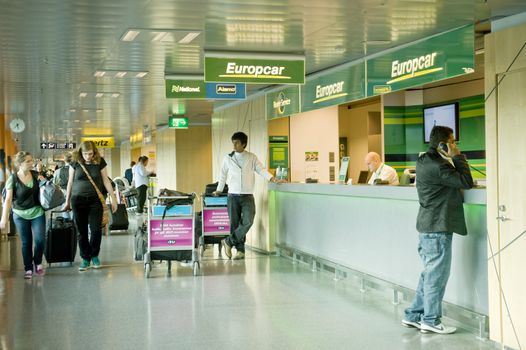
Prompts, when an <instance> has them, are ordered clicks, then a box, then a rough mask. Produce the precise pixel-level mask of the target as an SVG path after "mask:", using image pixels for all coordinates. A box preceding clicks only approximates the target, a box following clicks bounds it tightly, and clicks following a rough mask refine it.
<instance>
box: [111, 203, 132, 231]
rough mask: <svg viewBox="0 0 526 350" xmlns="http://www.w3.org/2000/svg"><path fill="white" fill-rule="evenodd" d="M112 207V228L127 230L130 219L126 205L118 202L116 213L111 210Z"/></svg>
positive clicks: (113, 229) (114, 229)
mask: <svg viewBox="0 0 526 350" xmlns="http://www.w3.org/2000/svg"><path fill="white" fill-rule="evenodd" d="M109 208H110V230H111V231H120V230H127V229H128V226H129V221H128V212H127V211H126V205H124V204H117V211H115V213H112V212H111V205H109Z"/></svg>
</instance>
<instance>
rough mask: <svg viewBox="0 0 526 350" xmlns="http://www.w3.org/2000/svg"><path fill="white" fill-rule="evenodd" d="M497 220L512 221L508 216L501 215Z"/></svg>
mask: <svg viewBox="0 0 526 350" xmlns="http://www.w3.org/2000/svg"><path fill="white" fill-rule="evenodd" d="M495 219H497V220H500V221H510V220H511V219H510V218H508V217H507V216H506V215H499V216H497V217H496V218H495Z"/></svg>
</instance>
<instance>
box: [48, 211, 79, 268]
mask: <svg viewBox="0 0 526 350" xmlns="http://www.w3.org/2000/svg"><path fill="white" fill-rule="evenodd" d="M58 213H63V212H61V211H52V212H51V216H50V220H49V221H50V223H49V228H48V230H47V232H46V247H45V249H44V255H45V257H46V261H47V263H48V264H49V265H51V264H52V263H59V262H69V263H71V264H73V261H75V255H76V254H77V231H76V230H75V225H74V224H73V221H71V219H67V218H63V217H55V218H54V217H53V214H58Z"/></svg>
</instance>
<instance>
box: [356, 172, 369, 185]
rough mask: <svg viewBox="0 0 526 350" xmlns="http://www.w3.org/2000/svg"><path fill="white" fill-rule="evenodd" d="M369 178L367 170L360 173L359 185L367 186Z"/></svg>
mask: <svg viewBox="0 0 526 350" xmlns="http://www.w3.org/2000/svg"><path fill="white" fill-rule="evenodd" d="M368 177H369V172H368V171H367V170H362V171H360V176H359V177H358V183H359V184H366V183H367V178H368Z"/></svg>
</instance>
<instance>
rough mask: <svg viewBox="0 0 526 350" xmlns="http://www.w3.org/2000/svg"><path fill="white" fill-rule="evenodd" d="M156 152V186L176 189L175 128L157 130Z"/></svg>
mask: <svg viewBox="0 0 526 350" xmlns="http://www.w3.org/2000/svg"><path fill="white" fill-rule="evenodd" d="M156 152H157V154H156V156H157V159H156V169H155V170H156V172H157V188H158V189H161V188H170V189H177V177H176V176H175V174H176V172H175V171H176V158H177V157H176V152H175V129H164V130H161V131H157V137H156Z"/></svg>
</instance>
